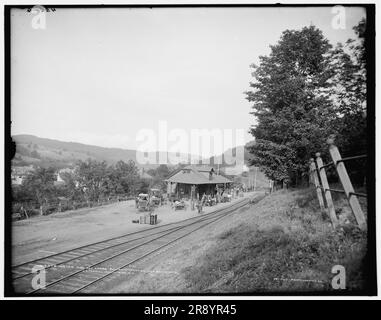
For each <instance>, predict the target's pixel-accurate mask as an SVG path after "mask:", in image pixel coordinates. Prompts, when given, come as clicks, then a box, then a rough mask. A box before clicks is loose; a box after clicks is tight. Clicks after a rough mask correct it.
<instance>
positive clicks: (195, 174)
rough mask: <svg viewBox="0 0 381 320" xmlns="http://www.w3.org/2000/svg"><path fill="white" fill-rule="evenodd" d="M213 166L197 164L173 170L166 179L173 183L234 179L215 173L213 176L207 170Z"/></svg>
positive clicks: (196, 183) (227, 181) (218, 181)
mask: <svg viewBox="0 0 381 320" xmlns="http://www.w3.org/2000/svg"><path fill="white" fill-rule="evenodd" d="M212 169H213V168H212V167H207V166H200V167H199V166H196V165H190V166H186V167H184V168H181V169H178V170H177V171H175V172H173V173H172V174H171V175H170V176H169V178H168V179H167V180H165V181H167V182H173V183H184V184H194V185H198V184H220V183H231V182H232V181H231V180H229V179H228V178H226V177H224V176H222V175H218V174H215V173H213V174H212V176H211V178H209V174H207V175H206V174H205V172H208V173H209V172H210V171H211V170H212Z"/></svg>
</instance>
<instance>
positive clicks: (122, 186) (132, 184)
mask: <svg viewBox="0 0 381 320" xmlns="http://www.w3.org/2000/svg"><path fill="white" fill-rule="evenodd" d="M110 176H111V179H110V182H111V183H110V187H111V189H113V190H114V193H115V194H130V195H131V194H135V193H136V185H137V184H138V182H139V173H138V167H137V166H136V164H135V162H134V161H132V160H129V161H128V162H127V163H126V162H124V161H118V162H117V163H116V164H115V167H114V168H111V175H110Z"/></svg>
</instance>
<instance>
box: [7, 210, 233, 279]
mask: <svg viewBox="0 0 381 320" xmlns="http://www.w3.org/2000/svg"><path fill="white" fill-rule="evenodd" d="M237 203H239V202H237ZM235 204H236V203H235ZM235 204H233V205H232V206H231V207H233V206H234V205H235ZM226 209H228V208H220V209H218V210H215V211H213V212H211V213H209V214H207V215H203V216H199V217H193V218H190V219H194V218H198V219H197V220H196V222H199V221H204V220H207V219H210V218H212V217H213V216H214V215H211V216H209V215H210V214H212V213H213V214H217V213H219V212H222V211H223V210H226ZM190 219H186V220H190ZM186 220H182V221H178V222H174V223H173V224H178V226H174V227H171V228H169V229H164V230H162V231H158V232H154V233H150V234H147V235H144V236H142V237H139V238H134V239H129V240H127V241H123V242H120V243H117V244H113V245H110V246H108V247H105V248H101V249H96V250H93V251H91V252H88V253H84V254H80V255H78V256H75V257H72V258H69V259H66V260H63V261H61V262H59V263H55V264H52V265H48V266H46V267H45V270H47V269H50V268H54V267H56V266H59V265H62V264H64V263H67V262H71V261H73V260H77V259H81V258H83V257H86V256H89V255H92V254H95V253H99V252H101V251H105V250H109V249H112V248H115V247H117V246H122V245H125V244H127V243H130V242H133V241H137V240H141V239H144V238H148V237H151V236H154V235H156V234H160V233H163V232H166V231H169V230H176V229H181V228H182V227H184V226H187V225H191V224H189V223H188V224H184V221H186ZM186 222H189V221H186ZM169 225H171V224H166V225H163V226H160V227H164V226H169ZM153 229H156V228H155V227H154V228H147V229H145V230H140V231H138V232H137V233H144V232H147V231H151V230H153ZM133 234H136V233H135V232H134V233H131V234H127V235H124V236H122V237H128V236H130V235H133ZM117 239H120V238H117ZM117 239H107V240H104V241H103V242H102V244H103V243H107V242H111V241H113V240H117ZM99 244H100V243H99V242H98V243H94V244H90V245H88V247H92V246H95V245H99ZM81 249H84V248H83V247H82V248H81V247H80V248H75V249H72V250H69V252H67V251H63V252H60V253H57V254H53V255H50V256H49V257H44V258H41V259H37V260H35V261H32V262H29V263H26V264H31V263H33V262H34V263H36V262H41V261H43V260H48V259H51V257H54V256H59V255H64V254H66V253H71V252H75V251H77V250H81ZM23 265H24V264H23ZM23 265H22V266H23ZM17 267H18V266H17ZM17 267H15V268H17ZM31 274H33V272H32V271H30V272H28V273H25V274H22V275H19V276H17V277H14V278H13V280H18V279H21V278H24V277H27V276H29V275H31Z"/></svg>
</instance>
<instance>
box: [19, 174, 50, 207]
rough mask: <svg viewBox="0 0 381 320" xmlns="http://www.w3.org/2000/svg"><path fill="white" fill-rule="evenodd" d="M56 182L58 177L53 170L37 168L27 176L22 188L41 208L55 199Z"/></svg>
mask: <svg viewBox="0 0 381 320" xmlns="http://www.w3.org/2000/svg"><path fill="white" fill-rule="evenodd" d="M55 180H56V176H55V170H54V169H53V168H36V169H35V170H34V171H32V172H30V173H29V174H28V175H27V176H26V178H25V179H24V181H23V183H22V188H23V189H24V192H25V193H27V194H29V195H31V198H32V199H35V200H36V201H37V202H38V203H39V205H40V206H41V205H43V204H47V203H48V202H49V200H50V199H52V198H53V197H54V190H55V188H54V181H55Z"/></svg>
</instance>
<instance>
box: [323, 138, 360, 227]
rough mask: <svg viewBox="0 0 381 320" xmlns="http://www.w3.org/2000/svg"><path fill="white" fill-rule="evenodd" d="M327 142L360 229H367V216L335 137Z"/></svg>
mask: <svg viewBox="0 0 381 320" xmlns="http://www.w3.org/2000/svg"><path fill="white" fill-rule="evenodd" d="M327 143H328V144H329V153H330V154H331V158H332V161H333V163H334V164H335V167H336V171H337V174H338V175H339V178H340V181H341V184H342V186H343V188H344V191H345V195H346V196H347V198H348V202H349V205H350V206H351V209H352V212H353V214H354V216H355V218H356V221H357V223H358V225H359V227H360V229H362V230H366V228H367V225H366V220H365V216H364V213H363V211H362V209H361V206H360V203H359V201H358V199H357V196H356V195H354V194H353V193H354V192H355V191H354V189H353V186H352V182H351V179H350V178H349V175H348V172H347V169H346V168H345V165H344V162H343V161H342V158H341V155H340V152H339V149H338V148H337V147H336V146H335V145H334V141H333V139H328V140H327Z"/></svg>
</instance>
